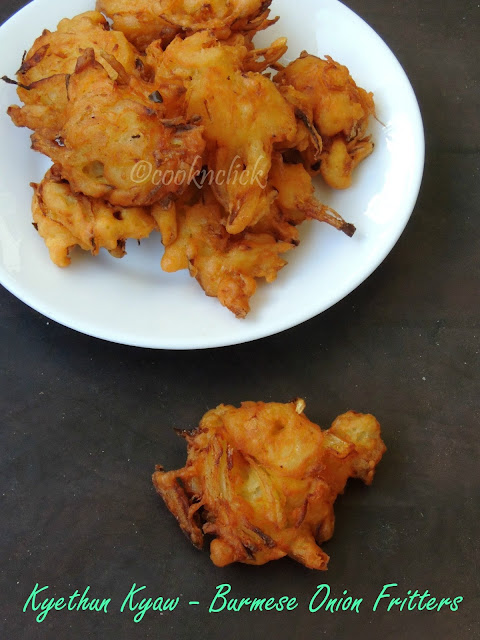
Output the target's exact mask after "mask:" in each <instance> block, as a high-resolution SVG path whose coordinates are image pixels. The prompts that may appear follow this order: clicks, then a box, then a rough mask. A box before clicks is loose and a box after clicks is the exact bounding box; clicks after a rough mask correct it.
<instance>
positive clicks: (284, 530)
mask: <svg viewBox="0 0 480 640" xmlns="http://www.w3.org/2000/svg"><path fill="white" fill-rule="evenodd" d="M304 407H305V403H304V402H303V401H301V400H296V401H294V402H292V403H290V404H286V405H282V404H277V403H269V404H265V403H262V402H258V403H255V402H244V403H243V404H242V406H241V407H240V408H238V409H237V408H235V407H231V406H225V405H220V406H219V407H217V409H215V410H213V411H210V412H209V413H207V414H206V415H205V416H204V418H203V419H202V421H201V423H200V426H199V428H198V429H197V430H196V431H195V432H193V433H192V434H190V435H189V436H187V442H188V459H187V463H186V466H185V467H184V468H183V469H180V470H179V471H174V472H172V471H171V472H168V473H166V472H164V470H163V468H162V467H157V470H156V472H155V474H154V476H153V483H154V486H155V488H156V489H157V491H158V493H159V494H160V495H161V496H162V498H163V499H164V500H165V503H166V505H167V507H168V508H169V510H170V511H171V512H172V513H173V514H174V515H175V517H176V518H177V520H178V521H179V523H180V526H181V528H182V529H183V531H184V532H185V533H186V534H187V535H188V536H189V538H190V539H191V540H192V542H193V543H194V544H195V546H197V547H198V548H201V547H202V546H203V536H204V535H209V536H213V537H214V540H213V541H212V543H211V547H210V554H211V558H212V561H213V562H214V563H215V564H216V565H217V566H220V567H223V566H225V565H228V564H231V563H233V562H243V563H246V564H255V565H261V564H265V563H266V562H269V561H271V560H276V559H278V558H282V557H284V556H287V555H288V556H290V557H292V558H293V559H295V560H297V561H298V562H301V563H302V564H304V565H305V566H307V567H309V568H311V569H318V570H325V569H326V568H327V564H328V560H329V558H328V556H327V554H326V553H325V552H324V551H323V550H322V549H321V548H320V546H319V545H320V544H321V543H322V542H325V541H326V540H328V539H330V538H331V536H332V535H333V530H334V512H333V504H334V502H335V500H336V498H337V495H338V494H339V493H342V492H343V490H344V488H345V484H346V482H347V480H348V478H350V477H354V478H361V479H362V480H363V481H364V482H365V483H366V484H370V483H371V482H372V479H373V475H374V473H375V468H376V466H377V464H378V463H379V462H380V460H381V458H382V456H383V454H384V452H385V450H386V448H385V445H384V443H383V442H382V439H381V437H380V425H379V424H378V422H377V421H376V419H375V418H374V417H373V416H371V415H363V414H358V413H354V412H352V411H350V412H348V413H346V414H344V415H342V416H340V417H338V418H337V419H336V420H335V422H334V423H333V425H332V427H331V428H330V429H329V430H328V431H322V430H321V429H320V428H319V427H318V426H317V425H315V424H313V423H312V422H310V421H309V420H308V418H306V417H305V416H304V415H303V409H304Z"/></svg>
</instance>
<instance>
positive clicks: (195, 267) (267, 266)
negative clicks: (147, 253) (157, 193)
mask: <svg viewBox="0 0 480 640" xmlns="http://www.w3.org/2000/svg"><path fill="white" fill-rule="evenodd" d="M152 215H153V216H154V217H155V219H156V221H157V224H158V226H159V228H160V232H161V233H162V238H163V242H164V244H165V245H166V249H165V255H164V257H163V260H162V268H163V269H164V271H167V272H174V271H178V270H180V269H189V271H190V274H191V275H192V276H193V277H194V278H196V279H197V281H198V282H199V284H200V285H201V287H202V288H203V290H204V291H205V293H206V294H207V295H208V296H211V297H215V298H218V299H219V301H220V302H221V304H222V305H223V306H224V307H227V308H228V309H230V311H232V312H233V313H234V314H235V315H236V316H237V318H245V316H246V315H247V314H248V312H249V311H250V304H249V300H250V298H251V297H252V296H253V295H254V293H255V291H256V289H257V284H256V280H258V279H261V278H264V279H265V280H266V281H267V282H273V281H274V280H275V279H276V278H277V274H278V272H279V271H280V269H282V268H283V267H284V266H285V265H286V264H287V263H286V261H285V260H284V259H283V258H282V257H281V255H282V254H284V253H286V252H287V251H289V250H290V249H292V248H294V246H295V245H294V243H292V242H283V241H279V240H277V238H275V237H274V236H273V235H271V234H270V233H261V232H258V231H257V232H255V233H253V232H250V233H249V232H244V233H242V234H240V235H236V236H232V235H230V234H229V233H228V232H227V230H226V229H225V225H224V220H223V217H224V215H225V212H224V211H223V209H222V208H221V206H220V205H219V204H218V202H217V201H216V200H215V198H214V196H213V194H212V192H211V190H210V188H209V187H204V189H203V190H202V191H201V192H200V191H198V192H197V194H194V200H193V202H191V201H189V202H183V203H180V202H179V203H176V205H173V204H171V205H170V206H169V207H167V208H166V209H164V210H161V207H160V206H155V207H153V209H152Z"/></svg>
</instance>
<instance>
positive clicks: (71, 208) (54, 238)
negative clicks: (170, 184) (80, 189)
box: [32, 166, 156, 267]
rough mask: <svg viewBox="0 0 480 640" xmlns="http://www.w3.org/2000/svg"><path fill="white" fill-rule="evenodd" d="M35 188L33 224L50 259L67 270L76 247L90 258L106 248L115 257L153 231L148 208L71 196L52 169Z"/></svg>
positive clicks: (33, 185)
mask: <svg viewBox="0 0 480 640" xmlns="http://www.w3.org/2000/svg"><path fill="white" fill-rule="evenodd" d="M32 187H33V189H34V195H33V203H32V211H33V223H34V226H35V228H36V229H37V231H38V232H39V234H40V235H41V236H42V238H43V239H44V240H45V244H46V245H47V248H48V250H49V252H50V258H51V259H52V261H53V262H54V263H55V264H56V265H57V266H59V267H68V265H69V264H70V262H71V258H70V252H71V250H72V249H73V247H75V246H79V247H80V248H81V249H83V250H84V251H89V252H90V253H91V254H92V255H97V254H98V253H99V251H100V249H102V248H104V249H107V251H109V252H110V253H111V254H112V255H113V256H114V257H115V258H122V257H123V256H124V255H125V254H126V251H125V243H126V241H127V240H128V239H130V238H132V239H133V238H134V239H136V240H142V239H144V238H147V237H148V236H149V235H150V234H151V232H152V231H153V230H154V229H156V223H155V220H154V219H153V217H152V216H151V215H150V210H149V208H142V207H130V208H126V207H114V206H113V205H111V204H109V203H108V202H106V201H104V200H99V199H95V198H88V197H87V196H84V195H82V194H81V193H74V192H73V191H72V189H71V187H70V185H69V184H68V182H67V181H66V180H63V179H62V178H61V177H60V176H59V173H58V167H55V166H54V167H53V168H52V169H50V170H49V171H48V173H47V174H46V175H45V177H44V179H43V180H42V182H41V183H40V184H32Z"/></svg>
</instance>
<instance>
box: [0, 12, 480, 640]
mask: <svg viewBox="0 0 480 640" xmlns="http://www.w3.org/2000/svg"><path fill="white" fill-rule="evenodd" d="M24 4H25V2H22V1H21V0H2V3H1V8H0V21H3V20H5V19H6V18H8V17H9V15H10V14H12V13H13V12H14V11H15V10H17V9H19V8H20V7H21V6H23V5H24ZM347 4H348V5H349V6H350V7H351V8H352V9H354V10H355V11H357V12H358V13H359V14H360V15H362V17H364V18H365V19H366V20H367V21H368V22H369V23H370V24H371V25H372V26H373V27H374V29H376V30H377V32H378V33H379V34H380V35H381V36H382V37H383V38H384V39H385V40H386V41H387V43H388V44H389V45H390V46H391V48H392V49H393V51H394V52H395V54H396V55H397V56H398V58H399V59H400V62H401V63H402V64H403V65H404V67H405V69H406V71H407V73H408V74H409V76H410V79H411V80H412V83H413V86H414V88H415V90H416V92H417V96H418V98H419V101H420V105H421V108H422V111H423V116H424V120H425V126H426V135H427V165H426V173H425V179H424V184H423V187H422V191H421V195H420V198H419V201H418V204H417V207H416V210H415V212H414V215H413V217H412V220H411V223H410V224H409V225H408V227H407V230H406V232H405V233H404V235H403V236H402V238H401V240H400V242H399V243H398V245H397V246H396V248H395V249H394V251H393V252H392V253H391V255H390V256H389V257H388V259H387V260H386V262H385V263H384V264H383V265H382V267H381V268H380V269H378V271H377V272H376V273H375V274H374V275H373V276H372V277H371V278H370V279H369V280H368V281H367V282H366V283H364V284H363V285H362V286H361V287H360V288H359V289H358V290H357V291H355V292H354V293H353V294H352V295H350V296H349V297H348V298H347V299H346V300H344V301H343V302H341V303H340V304H338V305H337V306H336V307H334V308H333V309H331V310H329V311H327V312H326V313H323V314H322V315H321V316H319V317H317V318H316V319H314V320H312V321H310V322H308V323H306V324H304V325H303V326H300V327H298V328H296V329H293V330H291V331H288V332H286V333H284V334H282V335H279V336H276V337H273V338H270V339H267V340H263V341H261V342H259V343H255V344H250V345H245V346H240V347H235V348H229V349H223V350H217V351H210V352H191V353H166V352H155V351H143V350H137V349H133V348H128V347H122V346H116V345H111V344H107V343H104V342H101V341H98V340H95V339H92V338H88V337H85V336H82V335H79V334H76V333H74V332H73V331H70V330H68V329H65V328H63V327H61V326H58V325H56V324H55V323H53V322H49V321H47V319H45V318H44V317H42V316H40V315H39V314H38V313H36V312H34V311H32V310H30V309H29V308H27V307H26V306H24V305H23V304H22V303H21V302H19V301H18V300H16V299H15V298H14V297H12V296H11V295H10V294H9V293H7V291H5V290H4V289H1V290H0V345H1V360H0V372H1V382H0V415H1V423H2V424H1V445H0V456H1V466H0V476H1V487H0V489H1V490H0V499H1V504H2V506H1V534H0V535H1V538H0V541H1V547H0V554H1V555H0V594H1V596H0V598H1V604H0V606H1V608H0V637H2V638H8V639H17V638H28V639H29V640H30V639H36V638H41V639H44V638H48V639H50V638H61V639H63V638H68V639H75V640H76V639H77V638H78V639H80V638H84V637H87V634H89V635H90V636H91V637H95V638H102V639H106V640H109V639H115V640H124V639H127V638H128V639H134V638H155V639H159V640H163V639H165V640H172V639H175V640H187V639H190V638H199V639H206V638H209V639H212V640H216V639H220V638H226V639H228V640H237V639H240V638H242V639H243V638H249V639H252V640H254V639H260V638H262V639H263V638H266V637H278V638H282V639H283V638H284V639H288V640H291V639H296V638H298V639H303V638H310V637H311V638H317V637H321V638H324V637H325V638H335V639H337V638H339V639H340V638H341V639H342V640H343V639H349V638H355V639H356V640H363V639H366V638H382V639H386V638H392V639H397V638H398V639H404V638H405V639H406V638H409V639H410V638H422V639H423V638H428V639H430V638H432V639H433V638H435V639H449V640H450V639H452V638H455V639H457V640H467V639H468V640H470V639H471V638H476V637H480V629H479V615H478V611H479V605H480V600H479V573H478V563H479V552H478V518H479V514H480V509H479V489H480V481H479V466H478V459H479V454H480V445H479V442H480V438H479V436H478V429H479V410H478V377H479V376H478V374H479V366H478V351H479V335H480V334H479V332H480V327H479V302H478V299H479V283H480V278H479V260H478V255H479V246H478V225H477V220H476V217H475V216H477V217H478V209H479V204H480V192H479V191H480V186H479V185H480V181H479V177H480V176H479V137H480V134H479V127H478V108H479V85H478V60H477V56H476V52H478V41H479V38H480V30H479V23H480V9H479V5H478V3H477V2H471V1H468V0H444V1H443V2H441V3H440V2H438V0H403V1H402V2H392V1H391V0H368V2H367V0H349V1H348V2H347ZM40 26H41V25H39V27H40ZM296 395H302V396H304V397H306V399H307V403H308V409H307V414H308V415H309V417H311V419H313V420H315V421H317V422H319V423H320V424H322V425H328V424H329V422H330V421H331V420H332V419H333V418H334V417H335V416H336V415H337V414H338V413H341V412H343V411H344V410H346V409H347V408H350V407H352V408H355V409H356V410H359V411H362V410H365V411H372V412H374V413H375V414H376V415H377V417H378V418H379V420H380V422H381V423H382V426H383V432H384V437H385V440H386V442H387V445H388V447H389V452H388V455H387V456H386V457H385V459H384V462H383V463H382V464H381V466H380V468H379V472H378V475H377V477H376V482H375V483H374V486H373V487H372V488H371V489H366V488H364V487H363V486H360V485H359V484H355V483H353V484H351V485H350V487H349V489H348V491H347V493H346V495H345V496H344V497H342V498H341V499H340V500H339V501H338V505H337V509H336V512H337V530H336V534H335V537H334V539H333V540H332V541H331V542H330V543H328V544H327V545H325V549H326V551H327V552H328V553H329V554H330V555H331V556H332V560H331V564H330V570H329V572H328V573H327V574H325V575H324V574H316V573H313V572H310V571H308V570H306V569H304V568H303V567H301V566H299V565H297V564H294V563H293V562H291V561H289V560H284V561H281V562H276V563H272V564H270V565H269V566H266V567H263V568H258V569H257V568H249V567H245V566H236V567H233V568H228V569H225V570H219V569H216V568H214V567H213V566H212V565H211V564H210V562H209V559H208V555H207V554H203V555H202V554H200V553H199V552H197V551H195V550H194V549H193V548H191V547H190V546H189V543H188V542H187V541H186V540H185V539H184V538H183V537H182V535H181V534H180V532H179V531H178V528H177V525H176V523H175V521H174V520H173V518H172V517H170V516H169V515H168V514H167V513H166V510H165V508H164V507H163V506H162V504H161V503H160V501H159V499H157V497H156V496H155V494H154V491H153V489H152V487H151V484H150V480H149V476H150V473H151V471H152V470H153V466H154V464H155V463H157V462H161V461H162V462H165V463H166V464H167V465H168V466H169V467H171V468H174V467H176V465H178V466H180V465H182V463H183V461H184V455H185V448H184V444H183V442H182V441H181V440H180V439H179V438H177V436H176V435H175V434H174V432H173V429H172V428H173V427H181V428H188V427H193V426H194V425H196V423H197V422H198V419H199V418H200V416H201V415H202V414H203V412H204V411H205V410H206V409H208V408H212V407H214V406H215V405H217V404H218V403H220V402H229V403H238V402H240V401H241V400H245V399H264V400H278V401H287V400H289V399H291V398H292V397H293V396H296ZM36 582H39V583H41V585H42V586H43V585H50V587H51V591H55V593H56V594H57V596H68V595H69V594H71V593H72V592H73V591H74V590H75V589H79V590H82V591H83V589H84V588H85V586H87V585H91V587H92V594H93V595H96V596H97V597H98V596H101V597H111V598H112V599H113V603H114V604H115V607H114V608H112V611H111V613H109V615H108V616H105V615H103V614H96V615H94V614H87V613H67V612H59V613H50V615H49V617H48V618H47V621H46V622H45V623H43V625H37V624H36V623H35V622H34V618H33V614H32V613H31V612H30V613H27V614H24V613H22V607H23V604H24V602H25V599H26V598H27V596H28V594H29V593H30V591H31V590H32V588H33V586H34V584H35V583H36ZM133 582H136V583H137V584H139V585H147V586H148V593H149V595H164V596H177V595H180V594H183V596H184V598H185V600H191V599H194V600H201V602H202V605H201V606H200V607H197V608H188V607H186V606H184V607H182V608H181V609H178V610H177V611H176V612H174V613H169V614H164V615H163V616H160V615H159V614H154V613H149V614H147V616H146V618H145V619H144V621H143V622H142V623H141V624H140V625H134V624H133V622H132V620H131V616H130V615H125V614H124V615H120V614H119V613H118V611H117V609H118V607H119V603H120V602H122V601H123V598H124V596H125V595H126V594H127V593H128V591H129V589H130V587H131V585H132V583H133ZM223 582H229V583H231V584H232V586H233V590H234V591H235V593H236V594H237V595H239V596H252V595H257V596H259V597H265V596H267V595H277V596H279V595H283V594H289V595H292V596H296V597H297V598H298V600H299V601H300V603H301V608H299V609H297V610H296V611H294V612H292V613H249V612H247V613H235V614H234V613H224V614H217V615H209V614H208V613H207V605H208V603H209V602H210V600H211V598H212V597H213V595H214V591H215V587H216V585H218V584H220V583H223ZM322 582H328V583H329V584H330V585H331V587H332V590H333V592H334V593H336V594H341V592H342V591H343V590H344V589H348V590H349V592H350V593H352V594H354V595H355V596H357V597H363V598H365V600H366V603H365V605H364V608H363V609H362V610H361V613H360V614H359V615H356V614H354V613H337V614H335V615H332V614H330V613H325V612H322V613H318V614H315V615H314V614H310V613H308V612H307V610H306V604H307V603H308V601H309V599H310V597H311V595H312V594H313V593H314V591H315V588H316V585H317V584H320V583H322ZM389 582H396V583H398V584H399V589H398V592H399V593H398V595H401V594H405V595H406V591H407V590H408V589H412V590H414V589H419V590H420V591H422V592H423V591H424V590H425V589H428V590H429V591H430V592H431V593H432V594H433V595H434V596H436V597H437V598H441V597H444V596H456V595H462V596H463V597H464V598H465V601H464V603H463V605H461V608H460V610H459V611H458V612H457V613H451V612H449V611H444V612H442V613H426V612H424V613H418V612H414V613H407V612H403V613H400V612H396V613H393V612H391V613H389V614H386V613H380V612H377V613H376V614H373V613H372V612H371V610H370V609H371V607H370V606H367V604H368V603H370V602H371V601H372V600H373V599H374V598H375V596H376V594H377V593H378V592H379V591H380V589H381V587H382V585H383V584H384V583H389Z"/></svg>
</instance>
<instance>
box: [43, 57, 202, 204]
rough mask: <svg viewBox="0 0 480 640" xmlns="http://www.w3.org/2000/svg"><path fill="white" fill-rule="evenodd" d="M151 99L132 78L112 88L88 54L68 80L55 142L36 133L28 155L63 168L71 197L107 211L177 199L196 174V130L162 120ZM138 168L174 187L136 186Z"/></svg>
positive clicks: (199, 148)
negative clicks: (102, 202)
mask: <svg viewBox="0 0 480 640" xmlns="http://www.w3.org/2000/svg"><path fill="white" fill-rule="evenodd" d="M112 62H113V61H112ZM149 91H151V87H150V86H149V85H147V86H145V83H143V82H142V81H140V80H137V79H134V78H133V77H131V76H127V78H126V80H124V79H123V78H122V79H121V80H120V78H119V79H118V80H117V81H113V80H111V78H110V77H109V75H108V73H107V72H106V71H105V69H104V68H103V66H102V65H101V64H100V63H99V62H97V61H96V60H95V55H94V52H93V49H87V50H86V51H85V53H84V54H83V55H82V56H81V57H80V58H79V59H78V62H77V66H76V69H75V72H74V73H73V74H72V75H71V76H70V80H69V83H68V97H69V102H68V107H67V110H66V118H65V123H64V125H63V127H62V129H61V131H60V132H59V135H58V137H57V138H56V139H55V140H51V139H47V138H45V137H43V136H42V135H40V134H39V133H38V132H37V133H36V134H34V135H33V136H32V141H33V144H32V147H33V149H35V150H36V151H41V152H42V153H44V154H45V155H47V156H49V157H50V158H51V159H52V160H53V161H54V162H55V163H56V164H58V165H59V166H60V167H61V173H62V177H64V178H65V179H66V180H68V181H69V183H70V184H71V186H72V188H73V189H74V190H75V191H79V192H81V193H84V194H85V195H87V196H90V197H94V198H103V199H106V200H108V201H109V202H110V203H111V204H113V205H121V206H125V207H127V206H147V205H151V204H153V203H154V202H157V201H159V200H162V199H163V198H165V197H166V196H168V195H170V194H176V193H182V191H183V190H184V189H185V188H186V187H187V186H188V182H189V181H191V180H192V179H193V178H194V177H195V175H196V174H197V173H198V172H199V171H200V170H201V167H202V154H203V150H204V147H205V143H204V140H203V137H202V128H201V127H197V126H195V125H193V124H188V123H185V121H182V120H181V119H180V120H178V121H176V122H171V121H170V120H164V119H163V115H164V112H163V108H162V104H159V103H158V102H157V101H155V100H152V99H149V97H148V95H147V94H148V92H149ZM139 162H141V163H143V164H144V165H145V166H146V167H150V170H151V172H153V170H157V169H158V170H159V171H161V173H162V175H163V176H164V177H165V176H167V175H168V174H170V173H171V175H172V176H174V177H175V179H172V180H167V179H161V178H160V175H159V178H158V180H157V181H156V182H154V181H153V179H148V178H150V176H149V177H148V178H147V179H141V180H140V179H139V178H138V176H137V173H136V169H135V168H136V167H137V166H138V163H139ZM178 176H180V177H181V176H183V178H182V179H181V180H180V179H177V177H178Z"/></svg>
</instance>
